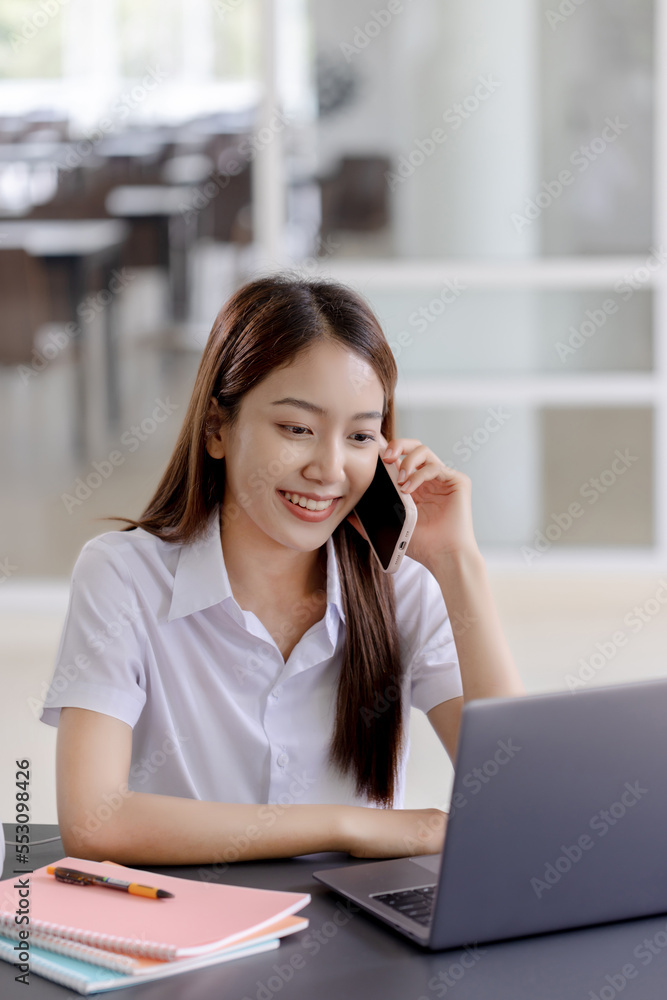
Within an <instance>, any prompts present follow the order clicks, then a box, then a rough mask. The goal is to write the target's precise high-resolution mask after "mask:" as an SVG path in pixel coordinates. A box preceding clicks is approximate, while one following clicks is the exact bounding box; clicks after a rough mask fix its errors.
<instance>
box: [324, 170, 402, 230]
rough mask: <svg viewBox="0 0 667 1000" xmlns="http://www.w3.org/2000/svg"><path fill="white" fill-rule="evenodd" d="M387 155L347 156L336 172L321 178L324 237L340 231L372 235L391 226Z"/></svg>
mask: <svg viewBox="0 0 667 1000" xmlns="http://www.w3.org/2000/svg"><path fill="white" fill-rule="evenodd" d="M390 169H391V162H390V160H389V159H387V158H386V157H384V156H344V157H343V158H342V159H341V161H340V165H339V167H338V170H337V171H336V173H334V174H331V175H329V176H328V177H320V178H319V184H320V188H321V191H322V230H321V232H322V237H323V238H324V237H326V236H328V235H329V234H330V233H334V232H337V231H339V230H349V231H352V232H372V231H374V230H376V229H383V228H384V227H385V226H386V225H387V224H388V223H389V199H388V196H387V191H388V188H387V181H386V178H385V173H386V172H387V171H388V170H390Z"/></svg>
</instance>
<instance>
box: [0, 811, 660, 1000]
mask: <svg viewBox="0 0 667 1000" xmlns="http://www.w3.org/2000/svg"><path fill="white" fill-rule="evenodd" d="M13 830H14V828H13V826H10V825H9V824H5V835H6V837H7V839H8V840H10V839H12V837H13ZM56 833H57V828H56V827H55V826H53V827H51V826H39V825H33V827H32V836H33V839H35V840H40V839H42V838H44V837H48V836H54V835H55V834H56ZM63 855H64V852H63V850H62V846H61V845H60V844H59V843H54V844H45V845H43V846H41V847H33V848H32V852H31V855H30V863H31V867H34V868H38V867H41V866H42V865H45V864H48V863H50V862H52V861H55V860H57V859H58V858H60V857H63ZM13 862H14V853H13V849H12V848H11V847H7V859H6V862H5V870H4V877H5V878H8V877H11V875H12V874H13V869H14V867H15V865H14V863H13ZM355 863H356V864H363V863H364V862H363V861H360V860H357V859H354V858H350V856H349V855H347V854H312V855H307V856H304V857H301V858H290V859H287V860H280V861H255V862H242V863H238V862H237V863H235V864H231V865H227V866H220V867H221V870H220V871H217V872H216V869H215V866H210V867H207V866H193V867H191V868H168V869H158V868H156V869H154V870H155V871H164V872H166V873H168V874H171V875H176V876H182V877H185V878H201V877H202V874H205V875H206V874H208V873H210V874H211V875H212V876H213V877H214V878H215V879H216V880H217V881H220V882H226V883H229V884H233V885H248V886H256V887H260V888H266V889H284V890H289V891H293V892H309V893H310V894H311V896H312V902H311V903H310V905H309V906H307V907H305V909H303V910H302V911H301V914H302V915H303V916H306V917H308V918H309V920H310V926H309V927H308V929H307V930H305V931H301V932H300V933H298V934H294V935H292V936H291V937H289V938H287V939H285V940H283V942H282V943H281V945H280V947H279V948H278V949H276V950H275V951H270V952H266V953H265V954H260V955H254V956H250V957H248V958H244V959H239V960H237V961H235V962H230V963H228V964H225V965H221V966H218V967H217V968H216V967H215V966H214V967H212V968H209V969H200V970H196V971H193V972H188V973H183V975H181V976H175V977H174V978H173V979H170V980H166V981H164V982H154V983H145V984H144V985H142V986H133V987H129V988H127V989H124V990H120V991H113V992H112V993H111V994H95V995H97V996H118V997H119V1000H120V998H121V997H127V998H128V1000H129V998H130V997H134V996H137V997H139V996H141V998H142V1000H181V998H182V1000H222V998H224V1000H274V998H276V997H278V998H279V1000H283V998H287V1000H341V998H344V1000H357V998H360V1000H361V998H363V1000H376V998H379V997H381V998H382V1000H435V998H437V997H443V996H449V995H451V996H453V997H454V998H455V1000H591V993H593V994H594V996H596V997H600V991H601V990H602V1000H605V998H606V1000H611V998H612V996H613V997H615V996H616V995H617V994H619V993H620V994H623V996H624V997H627V998H628V1000H657V998H660V997H664V996H665V995H666V993H667V990H666V986H667V947H666V946H662V947H661V946H660V944H659V942H661V941H662V940H663V936H662V932H664V931H665V928H667V915H665V916H662V917H652V918H650V919H647V920H630V921H625V922H623V923H617V924H607V925H605V926H604V927H590V928H585V929H583V930H577V931H566V932H562V933H558V934H544V935H541V936H540V937H534V938H523V939H522V940H517V941H506V942H501V943H498V944H487V945H484V946H480V947H479V949H478V953H477V954H476V955H475V956H474V957H475V961H474V962H473V961H472V958H470V957H467V956H465V952H463V951H460V950H453V951H445V952H438V953H434V952H426V951H423V950H422V949H421V948H419V947H418V945H413V944H411V943H410V942H409V941H407V940H406V939H405V938H403V937H401V936H400V935H399V934H397V933H395V932H394V931H392V930H391V928H389V927H386V926H385V925H384V924H381V923H380V922H378V921H376V920H374V919H373V918H372V917H371V916H370V915H367V914H365V913H363V912H362V911H359V910H356V908H355V907H354V906H353V905H351V904H347V903H346V902H345V901H344V900H342V899H340V898H339V897H337V896H335V895H334V894H333V893H331V892H329V890H327V889H326V888H325V886H323V885H322V884H321V883H319V882H317V881H316V880H315V879H313V878H312V872H313V871H316V870H317V869H319V868H328V867H334V866H337V865H341V864H355ZM656 935H657V942H655V941H654V939H655V937H656ZM645 940H647V941H649V942H651V944H652V949H653V952H654V953H652V951H651V949H650V948H648V947H646V946H644V945H643V942H644V941H645ZM636 948H639V949H640V951H641V954H642V955H643V956H644V958H643V959H642V958H640V957H638V956H637V955H636V954H635V953H634V951H635V949H636ZM646 956H650V960H647V959H646ZM462 957H467V965H468V966H469V967H468V968H466V967H465V966H464V965H463V964H461V961H460V959H461V958H462ZM290 960H294V964H293V965H292V964H290ZM628 964H631V965H632V966H633V968H634V970H635V974H634V975H633V976H631V977H630V978H629V979H628V980H627V982H625V983H624V984H623V985H621V980H622V979H624V978H625V977H624V973H623V971H622V970H623V967H624V966H626V967H627V966H628ZM626 973H627V968H626ZM14 975H15V970H14V968H13V967H12V966H10V965H8V964H7V963H5V962H0V996H2V997H3V998H4V1000H14V998H19V997H21V998H22V1000H25V997H26V996H28V995H29V997H30V1000H47V998H48V1000H63V998H65V997H67V998H68V1000H72V998H73V997H74V996H76V994H73V993H71V992H70V991H69V990H65V989H64V988H63V987H61V986H58V985H56V983H52V982H50V981H48V980H46V979H41V978H40V977H39V976H36V975H31V977H30V987H31V988H30V991H29V994H28V993H27V992H26V991H25V987H24V986H21V985H20V984H18V983H16V982H15V981H14ZM614 983H615V984H616V986H614ZM454 987H456V989H454ZM605 987H606V989H605ZM626 987H627V992H626ZM612 991H613V992H612Z"/></svg>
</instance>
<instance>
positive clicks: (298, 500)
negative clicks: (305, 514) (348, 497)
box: [278, 490, 340, 510]
mask: <svg viewBox="0 0 667 1000" xmlns="http://www.w3.org/2000/svg"><path fill="white" fill-rule="evenodd" d="M278 492H279V493H280V494H282V496H284V497H285V499H286V500H289V502H290V503H292V504H294V506H295V507H304V508H305V509H306V510H327V508H328V507H331V505H332V503H335V502H336V500H339V499H340V497H332V499H331V500H310V499H307V498H306V497H303V496H301V494H299V493H288V492H287V491H286V490H278Z"/></svg>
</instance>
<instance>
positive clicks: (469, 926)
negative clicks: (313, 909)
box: [314, 680, 667, 951]
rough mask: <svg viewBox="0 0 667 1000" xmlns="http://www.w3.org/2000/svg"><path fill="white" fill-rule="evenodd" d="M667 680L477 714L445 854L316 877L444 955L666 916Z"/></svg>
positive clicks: (469, 711) (505, 702)
mask: <svg viewBox="0 0 667 1000" xmlns="http://www.w3.org/2000/svg"><path fill="white" fill-rule="evenodd" d="M666 845H667V680H658V681H644V682H641V683H633V684H621V685H615V686H613V687H604V688H593V689H590V690H587V691H582V690H579V691H577V692H575V693H570V692H563V693H556V694H545V695H531V696H526V697H523V698H488V699H483V700H480V701H473V702H469V703H468V704H467V705H465V706H464V709H463V717H462V722H461V730H460V736H459V746H458V753H457V765H456V776H455V780H454V788H453V791H452V800H451V806H450V816H449V820H448V824H447V835H446V837H445V847H444V850H443V852H442V854H431V855H422V856H419V857H411V858H401V859H399V860H390V861H386V860H385V861H374V862H370V863H364V864H359V863H357V864H354V865H346V866H344V867H342V868H329V869H326V870H324V871H318V872H314V876H315V878H316V879H319V881H321V882H324V883H325V884H326V885H328V886H329V887H330V888H332V889H334V890H335V891H336V892H338V893H340V894H341V895H343V896H346V897H347V898H348V899H351V900H354V902H355V903H357V904H358V905H359V906H360V907H363V909H365V910H368V911H369V912H370V913H373V914H374V915H375V916H376V917H379V918H380V919H381V920H384V921H385V922H386V923H388V924H390V925H391V926H392V927H393V928H395V929H396V930H397V931H400V932H401V933H402V934H404V935H406V936H407V937H409V938H412V939H413V940H415V941H417V942H418V943H419V944H421V945H423V946H424V947H426V948H430V949H431V950H433V951H439V950H442V949H445V948H458V947H464V946H466V945H473V944H476V943H481V942H485V941H494V940H501V939H504V938H513V937H521V936H524V935H529V934H540V933H543V932H545V931H558V930H565V929H567V928H572V927H581V926H586V925H589V924H599V923H606V922H608V921H614V920H625V919H628V918H630V917H642V916H649V915H652V914H657V913H665V912H667V846H666Z"/></svg>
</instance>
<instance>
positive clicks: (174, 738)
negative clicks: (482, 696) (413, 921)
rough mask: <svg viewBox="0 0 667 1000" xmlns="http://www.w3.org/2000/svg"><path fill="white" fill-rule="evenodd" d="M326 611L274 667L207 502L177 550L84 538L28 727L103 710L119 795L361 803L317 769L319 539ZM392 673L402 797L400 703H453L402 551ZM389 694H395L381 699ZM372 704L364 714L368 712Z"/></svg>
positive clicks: (325, 681)
mask: <svg viewBox="0 0 667 1000" xmlns="http://www.w3.org/2000/svg"><path fill="white" fill-rule="evenodd" d="M326 551H327V606H326V612H325V614H324V617H323V618H322V619H321V620H320V621H318V622H316V623H315V624H314V625H312V626H311V627H310V628H309V629H308V631H307V632H306V633H305V634H304V635H303V636H302V638H301V639H300V640H299V642H298V643H297V644H296V646H295V647H294V649H293V650H292V652H291V654H290V656H289V658H288V660H287V662H285V661H284V660H283V656H282V654H281V652H280V650H279V648H278V646H277V645H276V642H275V640H274V639H273V638H272V636H271V635H270V633H269V632H268V630H267V629H266V628H265V627H264V625H262V623H261V622H260V620H259V619H258V618H257V617H256V615H255V614H253V613H252V612H251V611H244V610H243V609H242V608H241V607H240V606H239V604H238V603H237V602H236V600H235V599H234V596H233V594H232V590H231V587H230V583H229V577H228V575H227V571H226V569H225V562H224V557H223V552H222V544H221V541H220V518H219V507H218V506H216V507H215V508H214V509H213V511H212V512H211V515H210V518H209V521H208V524H207V528H206V532H205V534H204V535H203V536H202V537H201V538H200V539H199V540H197V541H196V542H194V543H191V544H175V543H173V542H166V541H163V540H161V539H160V538H158V537H157V536H156V535H153V534H151V533H150V532H147V531H145V530H144V529H143V528H137V529H135V530H133V531H109V532H107V533H105V534H102V535H99V536H98V537H97V538H93V539H91V540H90V541H89V542H87V543H86V544H85V545H84V547H83V549H82V550H81V553H80V555H79V557H78V559H77V562H76V564H75V566H74V570H73V574H72V581H71V589H70V598H69V605H68V609H67V615H66V619H65V624H64V627H63V632H62V636H61V640H60V646H59V650H58V655H57V660H56V666H55V669H54V673H53V677H52V680H51V686H50V687H49V690H48V692H47V694H46V698H45V702H44V708H43V710H42V714H41V720H42V721H43V722H46V723H47V724H48V725H52V726H57V725H58V718H59V715H60V709H61V708H64V707H67V706H72V707H76V708H86V709H90V710H92V711H95V712H102V713H104V714H106V715H111V716H113V717H115V718H117V719H121V720H122V721H123V722H126V723H127V724H128V725H129V726H131V727H132V729H133V733H132V761H131V767H130V777H129V782H128V783H129V787H130V789H133V790H135V791H142V792H154V793H158V794H163V795H176V796H182V797H186V798H195V799H202V800H207V801H218V802H247V803H279V804H283V805H286V804H291V803H337V804H349V805H371V804H372V803H371V802H369V801H367V799H366V797H359V796H358V795H356V792H355V786H354V779H353V777H352V776H351V775H349V774H348V775H346V776H342V775H341V774H340V773H339V772H338V771H337V770H334V769H333V768H332V767H330V766H329V764H328V762H327V754H328V748H329V744H330V741H331V737H332V734H333V728H334V721H335V720H334V709H335V702H336V691H337V685H338V677H339V673H340V667H341V661H342V649H343V642H344V638H345V615H344V613H343V607H342V600H341V589H340V580H339V576H338V567H337V563H336V558H335V553H334V547H333V540H332V538H329V539H328V541H327V544H326ZM394 581H395V593H396V612H397V625H398V632H399V637H400V648H401V655H402V657H403V658H404V663H405V667H406V669H405V673H404V678H403V686H402V690H401V692H400V694H401V697H402V699H403V718H404V726H405V729H404V752H403V755H402V757H401V761H400V768H399V780H398V783H397V793H396V795H395V797H394V803H393V805H394V808H401V807H402V805H403V797H404V782H405V764H406V760H407V753H408V749H409V730H408V726H409V715H410V705H414V706H416V707H417V708H419V709H421V710H422V711H423V712H428V711H429V710H430V709H431V708H433V707H434V706H435V705H438V704H439V703H440V702H443V701H447V700H449V699H450V698H455V697H457V696H458V695H461V694H462V686H461V677H460V672H459V666H458V659H457V655H456V648H455V645H454V639H453V635H452V631H451V626H450V623H449V619H448V616H447V611H446V608H445V603H444V600H443V597H442V593H441V591H440V588H439V586H438V584H437V581H436V580H435V578H434V577H433V576H432V575H431V573H429V572H428V570H427V569H426V568H425V567H424V566H422V565H421V563H418V562H416V561H415V560H413V559H410V558H409V557H407V556H406V557H405V558H404V559H403V562H402V564H401V566H400V567H399V570H398V572H397V573H396V574H395V575H394ZM388 694H389V698H391V697H392V696H393V697H398V689H395V691H394V692H388ZM381 708H382V706H381V705H380V704H378V705H377V706H369V712H373V711H376V710H381Z"/></svg>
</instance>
